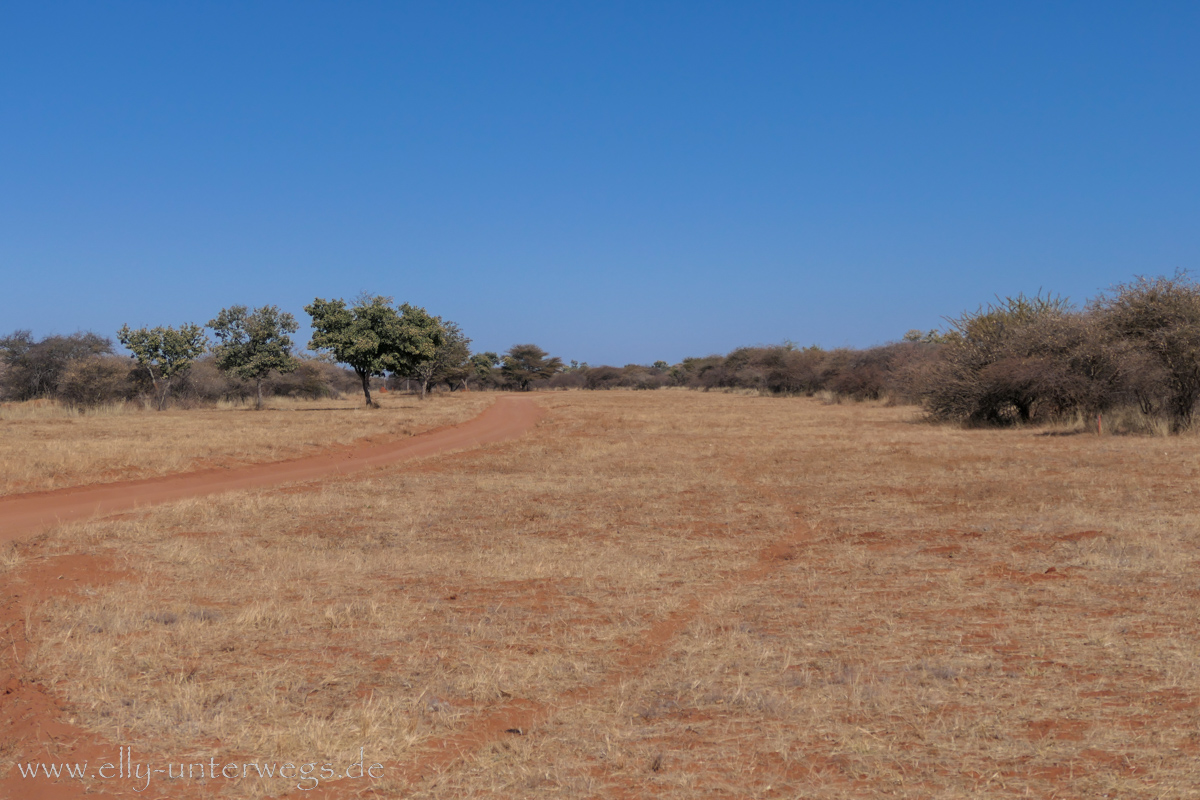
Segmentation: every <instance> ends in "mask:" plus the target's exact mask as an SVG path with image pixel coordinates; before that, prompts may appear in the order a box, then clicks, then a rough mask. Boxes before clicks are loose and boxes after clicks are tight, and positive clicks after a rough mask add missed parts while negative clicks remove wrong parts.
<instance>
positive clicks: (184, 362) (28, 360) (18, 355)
mask: <svg viewBox="0 0 1200 800" xmlns="http://www.w3.org/2000/svg"><path fill="white" fill-rule="evenodd" d="M305 311H307V312H308V314H309V315H310V316H311V317H312V327H313V336H312V339H311V340H310V341H309V343H308V347H309V350H310V351H313V353H315V354H316V355H309V356H298V355H297V354H296V353H295V352H294V349H295V345H294V343H293V341H292V339H291V336H290V334H292V333H295V332H296V331H297V330H298V329H299V325H298V324H297V323H296V320H295V318H294V317H293V316H292V315H291V314H288V313H286V312H283V311H280V310H279V308H278V307H276V306H262V307H261V308H256V309H253V310H251V309H249V308H248V307H246V306H230V307H229V308H225V309H222V310H221V311H220V313H219V314H218V315H217V316H216V317H214V318H213V319H211V320H209V322H208V323H207V324H206V325H205V326H203V327H201V326H200V325H196V324H194V323H184V324H182V325H179V326H157V327H153V328H150V327H146V328H130V327H129V326H128V325H125V326H122V328H121V330H119V331H118V332H117V340H118V341H119V342H120V344H121V345H122V346H124V347H125V348H126V349H128V350H129V351H130V353H131V356H130V357H122V356H119V355H117V354H116V351H115V345H114V343H113V340H112V339H109V338H107V337H104V336H100V335H99V334H96V333H92V332H85V333H75V334H71V335H69V336H58V335H55V336H47V337H45V338H43V339H41V340H36V339H35V338H34V337H33V336H32V334H31V332H30V331H22V330H19V331H16V332H14V333H13V334H11V335H9V336H5V337H3V338H0V399H4V400H15V401H23V400H31V399H36V398H52V399H56V400H60V401H62V402H65V403H68V404H71V405H74V406H96V405H102V404H105V403H112V402H119V401H125V400H132V399H141V400H143V401H144V402H146V403H147V404H153V405H155V406H156V407H157V408H159V409H162V408H165V407H166V406H167V404H168V403H171V402H174V403H183V404H189V403H211V402H215V401H218V400H230V399H238V400H246V399H249V398H254V399H255V402H256V405H257V407H261V406H262V402H263V397H264V396H287V397H302V398H310V399H315V398H320V397H338V396H341V395H343V394H345V393H347V392H355V391H359V390H361V391H362V393H363V396H364V398H365V400H366V403H367V404H368V405H374V400H373V398H372V396H371V390H372V388H373V387H374V388H376V389H380V388H385V387H387V386H389V385H390V386H391V387H392V388H393V389H395V388H399V387H400V386H401V385H403V386H405V387H406V388H408V389H410V390H412V391H415V392H418V393H419V394H420V395H421V397H424V396H425V395H426V394H427V393H428V392H429V391H430V390H431V389H434V388H436V387H438V386H444V387H446V388H448V389H450V390H452V391H453V390H456V389H469V388H477V389H478V388H487V389H516V390H522V391H524V390H528V389H529V388H530V387H531V385H532V384H534V383H535V382H537V381H540V380H544V379H546V378H549V377H550V376H552V375H554V374H555V373H557V372H558V371H559V370H561V369H562V361H561V360H559V359H558V358H555V357H551V356H550V355H549V354H548V353H546V352H545V351H544V350H542V349H541V348H539V347H537V346H536V345H532V344H522V345H514V346H513V347H511V348H510V349H509V350H508V351H507V352H505V353H504V354H496V353H491V352H487V353H476V354H472V353H471V351H470V344H471V340H470V339H469V338H467V336H466V335H464V333H463V332H462V329H461V328H460V327H459V326H458V325H457V324H456V323H454V322H452V321H449V320H444V319H442V318H441V317H438V316H434V315H431V314H429V313H428V312H427V311H426V310H425V309H424V308H421V307H419V306H414V305H410V304H408V303H403V304H400V305H398V306H394V305H393V304H392V299H391V298H388V297H383V296H369V295H363V296H360V297H359V298H357V299H356V300H354V301H353V302H351V303H346V302H345V301H344V300H340V299H339V300H324V299H322V298H317V299H316V300H314V301H313V302H312V303H311V304H309V305H308V306H306V307H305ZM206 329H207V330H208V331H210V332H211V334H212V337H213V338H214V339H215V341H210V339H209V336H208V334H206V333H205V330H206ZM338 365H345V368H343V367H342V366H338Z"/></svg>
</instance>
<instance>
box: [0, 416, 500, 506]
mask: <svg viewBox="0 0 1200 800" xmlns="http://www.w3.org/2000/svg"><path fill="white" fill-rule="evenodd" d="M493 399H494V397H493V396H490V395H487V394H478V393H476V394H467V395H463V394H458V393H456V394H454V395H438V396H437V397H436V398H434V399H431V400H429V401H426V402H424V403H422V402H421V401H420V400H418V399H416V398H414V397H410V396H407V395H384V396H383V397H382V398H380V401H381V404H382V406H383V407H382V408H380V409H367V408H364V407H363V403H362V399H361V398H357V399H356V398H353V397H347V398H344V399H341V400H328V399H327V400H293V399H289V398H274V399H272V400H270V401H268V402H267V403H266V408H265V409H264V410H263V411H255V410H254V409H253V406H252V405H245V404H232V403H222V404H220V405H218V406H216V407H213V408H200V409H186V410H185V409H169V410H167V411H162V412H159V411H153V410H146V409H143V408H141V407H140V406H139V405H137V404H134V403H120V404H116V405H110V406H102V407H100V408H96V409H84V410H80V409H74V408H71V407H69V406H64V405H61V404H59V403H56V402H52V401H45V400H35V401H31V402H27V403H4V404H0V495H4V494H14V493H19V492H31V491H39V490H43V489H55V488H61V487H64V486H74V485H78V484H84V483H98V482H106V481H114V480H124V479H128V478H146V477H151V476H155V475H165V474H167V473H171V472H182V471H186V470H192V469H201V468H205V467H215V466H232V465H234V464H242V463H253V462H257V461H273V460H277V459H283V458H293V457H296V456H301V455H308V454H310V453H312V452H314V451H315V450H317V449H320V448H325V447H330V446H334V445H345V444H350V443H351V442H354V441H355V440H358V439H362V438H370V437H398V436H407V435H410V434H413V433H419V432H421V431H425V430H429V429H431V428H436V427H440V426H442V425H449V424H453V423H456V422H461V421H463V420H465V419H469V418H471V417H473V416H475V415H476V414H478V413H479V412H480V411H481V410H482V409H483V408H484V407H485V406H486V405H487V404H489V403H491V402H492V400H493Z"/></svg>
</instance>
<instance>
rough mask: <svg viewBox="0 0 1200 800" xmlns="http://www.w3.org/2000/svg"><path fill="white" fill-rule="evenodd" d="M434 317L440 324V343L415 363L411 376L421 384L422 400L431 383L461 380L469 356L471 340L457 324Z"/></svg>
mask: <svg viewBox="0 0 1200 800" xmlns="http://www.w3.org/2000/svg"><path fill="white" fill-rule="evenodd" d="M434 319H435V320H437V322H438V324H439V325H440V326H441V343H440V344H438V345H437V346H436V347H435V348H434V350H433V355H432V356H431V357H430V358H428V359H426V360H424V361H422V362H420V363H419V364H417V367H416V369H415V370H414V372H413V376H414V377H415V378H416V379H417V381H418V382H419V383H420V384H421V399H422V400H424V399H425V393H426V392H427V391H429V386H430V385H431V384H435V383H437V382H438V381H443V380H445V381H454V380H456V379H458V380H462V379H463V377H464V376H465V370H466V367H467V364H468V361H469V359H470V357H471V350H470V344H471V340H470V339H468V338H467V337H466V336H465V335H464V334H463V332H462V329H461V328H460V327H458V324H457V323H454V322H442V321H441V319H440V318H438V317H435V318H434ZM451 388H453V385H452V386H451Z"/></svg>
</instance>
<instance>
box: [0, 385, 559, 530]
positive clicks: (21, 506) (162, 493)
mask: <svg viewBox="0 0 1200 800" xmlns="http://www.w3.org/2000/svg"><path fill="white" fill-rule="evenodd" d="M542 413H543V412H542V409H541V407H540V406H538V405H537V404H536V403H534V402H533V401H532V400H530V399H528V398H524V397H521V398H509V397H505V398H500V399H499V400H497V401H496V402H494V403H492V405H490V406H489V407H488V408H487V409H486V410H484V412H483V413H482V414H480V415H479V416H477V417H475V418H474V419H471V420H468V421H467V422H463V423H460V424H458V425H453V426H450V427H445V428H437V429H435V430H432V431H429V432H427V433H421V434H418V435H416V436H413V437H411V438H407V439H401V440H399V441H396V442H388V443H385V444H376V445H368V446H365V447H357V448H353V449H351V450H349V451H338V452H332V453H331V452H326V453H319V454H317V455H313V456H304V457H303V458H295V459H291V460H288V461H271V462H267V463H260V464H250V465H248V466H242V467H234V468H232V469H207V470H198V471H195V472H182V473H177V474H175V475H166V476H163V477H159V478H145V479H142V480H133V481H120V482H117V483H104V484H93V485H90V486H75V487H70V488H66V489H55V490H51V491H46V492H31V493H29V494H19V495H10V496H7V497H2V498H0V544H3V543H5V542H10V541H13V540H15V539H20V538H23V537H25V536H29V535H31V534H34V533H37V532H38V531H40V530H42V529H44V528H47V527H49V526H51V525H61V524H62V523H65V522H72V521H74V520H79V519H86V518H88V517H95V516H106V515H109V514H115V513H118V512H121V511H129V510H132V509H136V508H144V507H147V506H154V505H159V504H161V503H169V502H172V501H174V500H182V499H185V498H190V497H202V496H204V495H210V494H217V493H219V492H231V491H239V490H244V489H261V488H265V487H269V486H278V485H280V484H283V483H295V482H297V481H308V480H313V479H315V478H324V477H328V476H331V475H344V474H347V473H351V472H357V471H359V470H364V469H368V468H370V467H378V466H382V465H384V464H394V463H396V462H398V461H407V460H409V459H413V458H421V457H422V456H430V455H435V454H437V453H442V452H445V451H447V450H461V449H464V448H469V447H476V446H478V445H482V444H488V443H490V442H500V441H504V440H507V439H515V438H516V437H518V436H520V435H521V434H523V433H525V432H526V431H528V430H530V429H531V428H532V427H533V426H534V424H535V423H536V422H537V421H538V419H539V418H540V417H541V415H542Z"/></svg>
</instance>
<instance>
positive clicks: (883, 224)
mask: <svg viewBox="0 0 1200 800" xmlns="http://www.w3.org/2000/svg"><path fill="white" fill-rule="evenodd" d="M1198 79H1200V4H1196V3H1168V2H1161V3H1145V2H1129V3H1119V4H1118V3H1105V2H1097V1H1096V0H1089V2H1078V3H1065V2H1060V3H1055V2H1046V1H1045V0H1040V1H1039V2H1005V3H974V2H966V3H964V2H958V1H957V0H955V1H954V2H939V3H932V2H930V3H918V2H886V3H884V2H880V3H867V2H851V1H849V0H840V1H839V2H828V3H815V2H779V3H751V2H744V1H743V2H726V3H711V2H700V0H688V1H687V2H677V3H666V2H652V1H650V0H638V2H628V3H620V2H610V1H608V0H605V2H590V3H584V2H566V1H564V0H556V1H555V2H546V3H513V2H499V0H497V1H496V2H488V3H475V4H473V3H463V2H455V3H433V2H428V3H400V2H380V3H366V2H353V3H351V2H329V3H302V2H290V1H289V2H280V3H262V2H236V3H235V2H190V3H176V2H157V0H156V1H155V2H145V3H119V2H114V3H95V2H82V3H61V2H44V3H43V2H10V3H4V4H2V5H0V278H2V282H0V333H7V332H9V331H12V330H14V329H18V328H30V329H32V330H33V331H34V333H35V334H37V335H44V334H48V333H69V332H72V331H75V330H79V329H93V330H96V331H97V332H100V333H103V334H105V335H110V336H111V335H113V333H114V332H115V330H116V329H117V328H118V327H119V326H120V325H121V324H122V323H130V324H131V325H134V326H139V325H156V324H178V323H181V322H187V321H195V322H200V323H203V322H205V321H207V320H208V319H210V318H211V317H213V316H215V315H216V313H217V311H219V310H220V309H221V308H222V307H223V306H228V305H232V304H235V303H240V304H246V305H251V306H257V305H262V304H267V303H273V304H277V305H279V306H281V307H282V308H284V309H285V310H288V311H291V312H292V313H294V314H296V315H297V318H298V319H299V320H300V321H301V322H302V323H303V322H305V321H306V320H307V316H306V315H304V313H303V311H302V308H303V306H304V305H305V304H306V303H308V302H310V301H311V300H312V298H314V297H316V296H320V297H325V298H330V297H345V298H347V299H349V298H352V297H353V296H355V295H357V294H358V293H359V292H361V291H367V292H370V293H372V294H386V295H392V296H394V297H395V298H396V300H397V301H407V302H411V303H415V304H418V305H423V306H425V307H427V308H428V309H429V310H430V311H431V312H432V313H435V314H440V315H443V316H445V317H447V318H449V319H453V320H455V321H457V322H459V323H460V324H461V325H462V327H463V329H464V330H465V332H466V333H467V335H469V336H471V337H472V338H473V339H474V340H475V341H474V346H475V349H477V350H484V349H489V350H504V349H506V348H507V347H509V346H511V345H512V344H515V343H523V342H534V343H537V344H539V345H541V346H542V347H544V348H546V349H547V350H549V351H550V352H551V353H553V354H554V355H559V356H561V357H563V358H564V359H568V360H569V359H578V360H585V361H589V362H591V363H614V364H624V363H628V362H650V361H654V360H656V359H660V358H661V359H665V360H667V361H672V362H674V361H677V360H679V359H681V358H683V357H684V356H687V355H705V354H708V353H712V352H725V351H728V350H730V349H732V348H734V347H736V346H739V345H744V344H755V343H772V342H780V341H782V340H784V339H791V340H795V341H797V342H800V343H802V344H809V343H819V344H822V345H825V346H840V345H854V346H863V345H870V344H875V343H880V342H884V341H887V340H892V339H896V338H899V337H900V336H902V335H903V334H904V332H905V331H906V330H908V329H910V328H926V329H927V328H932V327H936V326H938V325H940V324H941V323H942V319H941V318H942V317H943V316H946V315H955V314H958V313H959V312H961V311H963V310H964V309H967V308H974V307H975V306H977V305H978V304H979V303H981V302H985V301H988V300H991V299H993V296H994V295H996V294H1000V295H1007V294H1013V293H1016V292H1021V291H1024V292H1028V293H1031V292H1036V291H1037V290H1038V289H1039V288H1044V289H1047V290H1052V291H1055V292H1058V293H1061V294H1065V295H1068V296H1070V297H1071V298H1072V299H1076V300H1083V299H1086V298H1087V297H1090V296H1093V295H1095V294H1096V293H1098V292H1099V291H1101V290H1103V289H1104V288H1106V287H1108V286H1110V285H1112V284H1114V283H1117V282H1122V281H1126V280H1128V279H1130V278H1131V277H1132V276H1133V275H1135V274H1147V275H1156V274H1161V273H1173V272H1174V271H1175V270H1176V269H1177V268H1185V269H1186V268H1194V267H1197V266H1200V259H1198V258H1197V256H1198V255H1200V85H1198ZM305 334H306V331H302V334H301V335H302V336H304V335H305ZM304 341H307V339H306V338H304V339H302V340H301V343H303V342H304Z"/></svg>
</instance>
